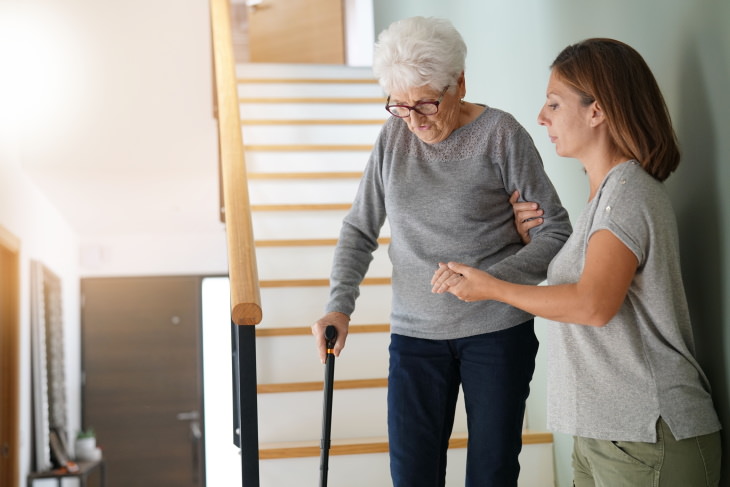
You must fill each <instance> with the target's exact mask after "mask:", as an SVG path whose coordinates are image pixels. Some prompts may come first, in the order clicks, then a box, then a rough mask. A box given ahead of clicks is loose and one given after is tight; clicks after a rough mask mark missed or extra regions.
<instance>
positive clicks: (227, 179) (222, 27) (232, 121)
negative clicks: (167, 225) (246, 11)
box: [210, 0, 262, 325]
mask: <svg viewBox="0 0 730 487" xmlns="http://www.w3.org/2000/svg"><path fill="white" fill-rule="evenodd" d="M229 8H230V7H229V4H228V0H211V1H210V14H211V31H212V34H213V67H214V73H215V95H216V104H217V113H218V144H219V150H220V166H221V176H222V177H221V179H222V182H221V185H222V189H223V205H224V208H225V221H226V238H227V243H228V273H229V278H230V285H231V321H233V322H234V323H236V324H237V325H256V324H258V323H260V322H261V318H262V312H261V292H260V290H259V282H258V269H257V267H256V251H255V247H254V243H253V225H252V222H251V209H250V205H249V197H248V182H247V180H246V164H245V161H244V153H243V135H242V133H241V125H240V124H241V116H240V113H239V106H238V93H237V83H236V73H235V59H234V56H233V42H232V35H231V22H230V12H229Z"/></svg>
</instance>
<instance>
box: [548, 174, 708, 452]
mask: <svg viewBox="0 0 730 487" xmlns="http://www.w3.org/2000/svg"><path fill="white" fill-rule="evenodd" d="M598 230H608V231H610V232H611V233H613V234H614V235H615V236H616V237H618V238H619V239H620V240H621V241H622V242H623V243H624V244H625V245H626V246H627V247H628V248H629V249H630V250H631V252H633V253H634V255H636V258H637V259H638V262H639V265H638V268H637V270H636V275H635V276H634V279H633V281H632V282H631V285H630V287H629V290H628V294H627V296H626V299H625V301H624V303H623V305H622V306H621V309H620V310H619V311H618V313H617V314H616V316H614V317H613V318H612V319H611V321H610V322H609V323H608V324H607V325H606V326H604V327H601V328H596V327H591V326H583V325H573V324H563V323H549V340H548V361H549V364H550V366H549V368H548V426H549V427H550V428H551V429H553V430H555V431H559V432H562V433H567V434H571V435H576V436H583V437H589V438H597V439H602V440H612V441H642V442H655V441H656V427H655V425H656V421H657V419H658V418H659V416H661V417H662V418H664V420H665V421H666V423H667V424H668V425H669V427H670V428H671V430H672V433H673V434H674V436H675V437H676V438H677V439H684V438H689V437H693V436H698V435H702V434H708V433H712V432H715V431H718V430H719V429H720V423H719V421H718V418H717V414H716V412H715V409H714V407H713V404H712V399H711V397H710V392H709V390H710V387H709V384H708V382H707V378H706V377H705V375H704V374H703V372H702V370H701V369H700V366H699V365H698V363H697V361H696V360H695V357H694V340H693V337H692V329H691V324H690V318H689V312H688V308H687V300H686V297H685V293H684V287H683V284H682V276H681V270H680V260H679V244H678V238H677V228H676V222H675V217H674V212H673V210H672V206H671V202H670V201H669V198H668V196H667V194H666V192H665V190H664V186H663V185H662V184H661V183H660V182H658V181H657V180H655V179H654V178H653V177H651V176H650V175H649V174H647V173H646V172H645V171H644V170H643V169H642V168H641V166H639V165H638V164H637V163H635V162H633V161H629V162H625V163H623V164H620V165H618V166H616V167H614V168H613V169H612V170H611V171H610V172H609V173H608V175H607V176H606V178H605V180H604V181H603V183H602V185H601V187H600V188H599V190H598V192H597V193H596V196H595V197H594V198H593V200H592V201H590V203H589V204H588V205H587V207H586V208H585V210H584V211H583V213H582V214H581V215H580V217H579V218H578V220H577V221H576V222H575V231H574V233H573V235H572V236H571V237H570V238H569V239H568V241H567V242H566V244H565V246H564V247H563V248H562V250H561V251H560V252H559V253H558V255H557V256H556V257H555V259H554V260H553V262H552V263H551V264H550V268H549V270H548V283H549V284H564V283H573V282H577V281H578V280H579V277H580V275H581V273H582V271H583V265H584V262H585V254H586V249H587V246H588V240H589V239H590V237H591V235H592V234H593V233H594V232H596V231H598Z"/></svg>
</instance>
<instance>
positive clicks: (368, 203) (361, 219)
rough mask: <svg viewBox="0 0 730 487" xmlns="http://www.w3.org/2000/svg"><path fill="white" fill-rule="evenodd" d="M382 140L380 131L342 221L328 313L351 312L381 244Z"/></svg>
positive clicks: (382, 202) (382, 214)
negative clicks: (379, 242)
mask: <svg viewBox="0 0 730 487" xmlns="http://www.w3.org/2000/svg"><path fill="white" fill-rule="evenodd" d="M382 140H383V136H382V134H381V136H380V137H378V140H377V141H376V143H375V146H374V148H373V151H372V152H371V154H370V158H369V160H368V163H367V166H366V167H365V171H364V172H363V176H362V179H361V180H360V185H359V187H358V190H357V194H356V196H355V200H354V201H353V204H352V208H351V209H350V211H349V212H348V214H347V215H346V216H345V218H344V220H343V222H342V228H341V230H340V237H339V240H338V242H337V246H336V248H335V254H334V259H333V263H332V271H331V273H330V296H329V302H328V303H327V306H326V308H325V311H326V312H327V313H329V312H332V311H338V312H340V313H344V314H346V315H348V316H349V315H351V314H352V312H353V310H354V309H355V300H356V299H357V297H358V296H359V295H360V283H361V282H362V280H363V279H364V277H365V274H366V273H367V271H368V268H369V267H370V262H372V260H373V252H374V251H375V250H376V249H377V248H378V236H379V235H380V229H381V228H382V226H383V224H384V222H385V217H386V212H385V201H384V191H383V179H382V175H381V167H382V158H383V154H384V151H383V147H382Z"/></svg>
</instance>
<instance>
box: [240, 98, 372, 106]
mask: <svg viewBox="0 0 730 487" xmlns="http://www.w3.org/2000/svg"><path fill="white" fill-rule="evenodd" d="M385 100H386V98H385V97H380V96H378V97H350V98H334V97H303V98H273V97H240V98H239V99H238V102H239V103H342V104H349V103H382V104H383V105H385Z"/></svg>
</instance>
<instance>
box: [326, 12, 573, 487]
mask: <svg viewBox="0 0 730 487" xmlns="http://www.w3.org/2000/svg"><path fill="white" fill-rule="evenodd" d="M465 56H466V46H465V45H464V42H463V40H462V38H461V36H460V35H459V33H458V32H457V31H456V30H455V29H454V27H453V26H452V25H451V24H450V23H449V22H448V21H446V20H442V19H435V18H422V17H415V18H409V19H406V20H402V21H399V22H395V23H394V24H392V25H391V26H390V27H389V28H388V29H386V30H385V31H384V32H382V33H381V34H380V36H379V38H378V43H377V45H376V49H375V58H374V65H373V69H374V72H375V74H376V76H377V77H378V79H379V81H380V84H381V86H382V87H383V89H384V91H385V92H386V93H387V94H388V101H387V104H386V107H385V108H386V110H387V111H388V112H389V113H390V114H391V115H392V117H391V118H390V119H389V120H388V121H387V122H386V123H385V125H384V126H383V128H382V131H381V133H380V136H379V137H378V140H377V141H376V143H375V147H374V149H373V151H372V154H371V156H370V159H369V161H368V164H367V167H366V169H365V173H364V175H363V178H362V181H361V183H360V187H359V190H358V192H357V196H356V198H355V201H354V203H353V206H352V210H351V211H350V212H349V214H348V215H347V216H346V217H345V219H344V222H343V226H342V230H341V233H340V239H339V243H338V245H337V248H336V251H335V257H334V263H333V267H332V272H331V290H330V299H329V302H328V304H327V308H326V314H325V316H324V317H322V318H321V319H320V320H319V321H317V322H316V323H315V324H314V325H313V326H312V333H313V334H314V335H315V339H316V342H317V345H318V347H319V353H320V358H322V359H324V357H325V354H326V351H325V344H324V339H323V331H324V328H325V327H326V326H327V325H330V324H332V325H335V326H336V328H337V330H338V339H337V343H336V345H335V348H334V353H335V355H339V353H340V351H341V350H342V348H343V347H344V345H345V340H346V338H347V330H348V324H349V321H350V315H351V313H352V312H353V310H354V308H355V299H356V298H357V296H358V294H359V291H358V288H359V285H360V282H361V281H362V279H363V277H364V276H365V273H366V271H367V269H368V265H369V263H370V261H371V259H372V253H373V251H374V250H375V249H376V247H377V245H378V244H377V238H378V235H379V232H380V229H381V227H382V225H383V223H384V221H385V219H386V216H387V218H388V222H389V226H390V230H391V243H390V247H389V255H390V259H391V261H392V265H393V280H392V288H393V301H392V310H391V343H390V348H389V351H390V367H389V376H388V435H389V441H390V458H391V461H390V465H391V476H392V479H393V485H394V486H396V487H401V486H407V487H414V486H417V487H426V486H429V487H430V486H443V485H444V483H445V474H446V451H447V448H448V441H449V437H450V435H451V430H452V426H453V421H454V412H455V408H456V403H457V397H458V394H459V386H461V387H462V389H463V391H464V400H465V404H466V412H467V418H468V428H469V431H468V433H469V447H468V454H467V478H466V485H468V486H479V487H488V486H495V487H508V486H516V485H517V477H518V475H519V463H518V459H517V457H518V454H519V452H520V449H521V446H522V443H521V430H522V424H523V416H524V411H525V400H526V399H527V396H528V393H529V383H530V380H531V378H532V374H533V370H534V365H535V361H534V359H535V354H536V352H537V347H538V343H537V339H536V338H535V334H534V330H533V316H532V315H530V314H529V313H525V312H523V311H520V310H518V309H516V308H513V307H511V306H508V305H505V304H502V303H497V302H482V303H476V304H465V303H463V302H461V301H459V300H458V299H456V298H455V297H453V296H451V295H448V294H444V295H435V294H432V293H431V287H430V286H429V285H428V281H429V278H430V276H431V274H432V272H433V267H434V265H436V264H437V263H438V262H440V261H443V260H444V259H445V258H447V257H449V258H454V257H456V258H458V259H459V260H460V261H464V262H468V263H470V264H471V265H473V266H476V267H478V268H480V269H484V270H486V271H488V272H490V273H491V274H493V275H496V276H499V277H501V278H503V279H507V280H509V281H512V282H517V283H523V284H537V283H539V282H541V281H542V280H544V278H545V275H546V270H547V265H548V263H549V262H550V260H551V259H552V258H553V256H554V255H555V254H556V253H557V251H558V250H559V249H560V248H561V247H562V245H563V242H565V240H566V239H567V238H568V236H569V234H570V232H571V227H570V223H569V220H568V215H567V213H566V211H565V210H564V209H563V207H562V206H561V204H560V200H559V199H558V196H557V194H556V192H555V189H554V188H553V185H552V184H551V182H550V181H549V179H548V177H547V175H546V174H545V171H544V169H543V166H542V161H541V159H540V156H539V154H538V152H537V150H536V149H535V147H534V145H533V142H532V140H531V138H530V136H529V135H528V134H527V132H526V131H525V130H524V128H523V127H522V126H521V125H520V124H519V123H517V121H515V119H514V118H513V117H512V116H510V115H509V114H508V113H505V112H503V111H500V110H497V109H495V108H491V107H488V106H485V105H482V104H475V103H470V102H466V101H464V96H465V95H466V83H465V78H464V64H465ZM517 188H519V189H520V191H521V192H522V195H523V196H524V198H525V199H527V200H530V201H539V202H540V205H541V209H542V210H543V211H544V213H543V214H542V220H541V221H542V222H543V223H542V224H541V225H539V226H538V227H535V228H533V229H532V230H531V231H530V237H531V242H530V243H529V244H527V245H525V244H524V243H523V242H522V240H521V238H520V233H519V231H520V228H522V231H526V230H524V228H525V226H524V225H523V226H522V227H516V225H515V224H514V223H513V210H512V206H511V204H510V200H511V199H512V200H514V199H515V198H516V195H514V196H512V197H511V195H513V193H514V192H515V190H516V189H517ZM528 223H529V224H530V225H534V223H532V222H528Z"/></svg>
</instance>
